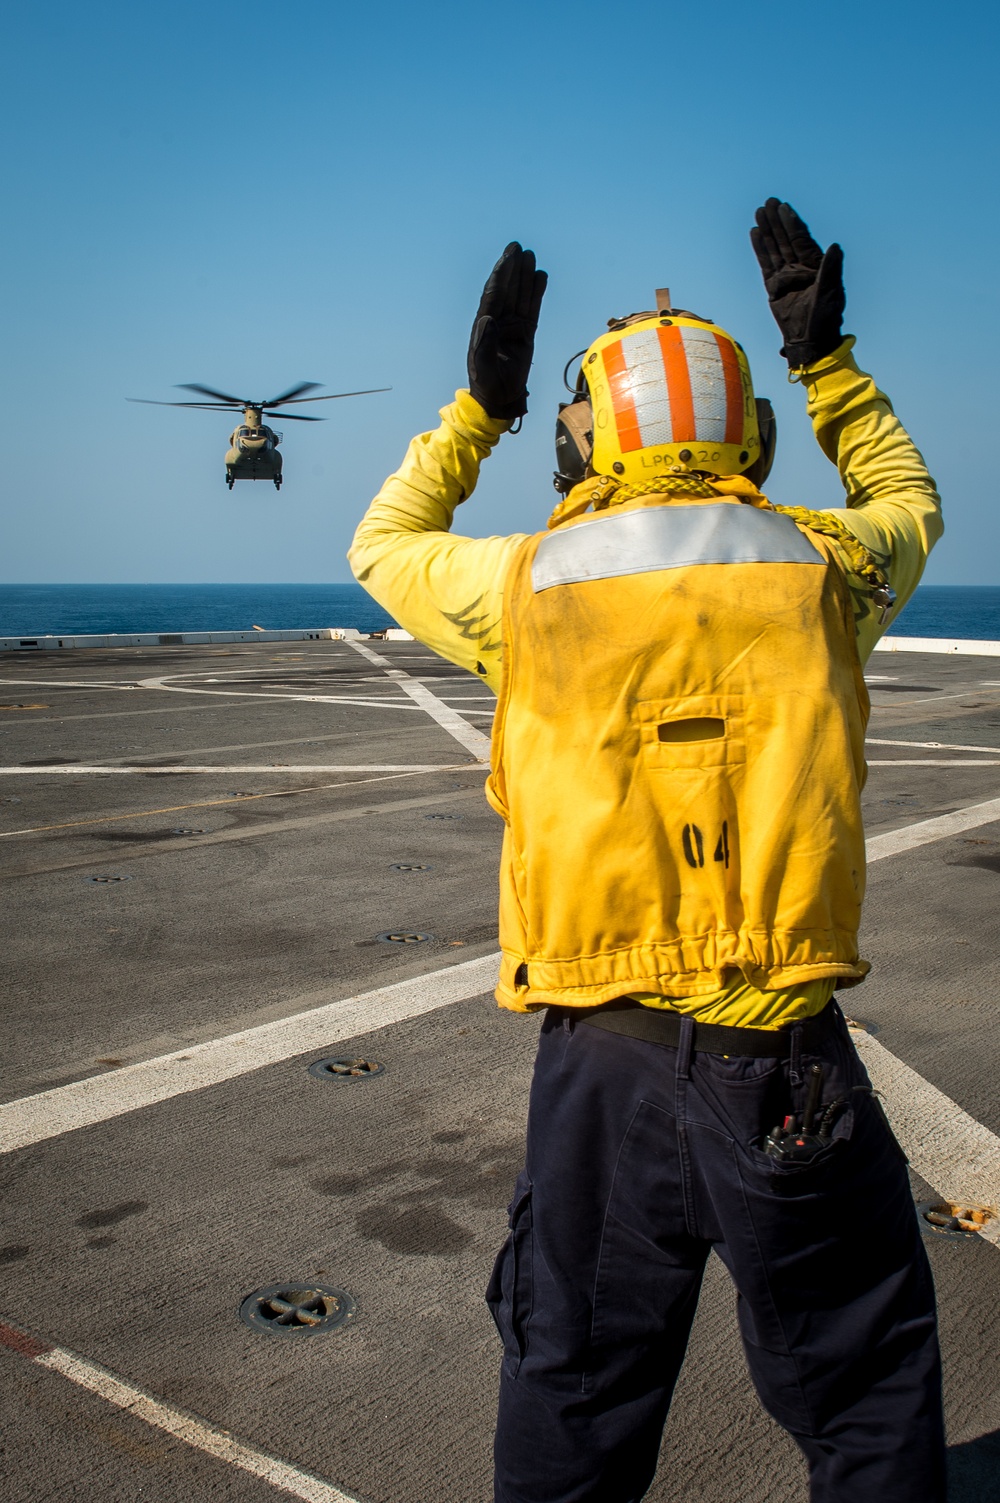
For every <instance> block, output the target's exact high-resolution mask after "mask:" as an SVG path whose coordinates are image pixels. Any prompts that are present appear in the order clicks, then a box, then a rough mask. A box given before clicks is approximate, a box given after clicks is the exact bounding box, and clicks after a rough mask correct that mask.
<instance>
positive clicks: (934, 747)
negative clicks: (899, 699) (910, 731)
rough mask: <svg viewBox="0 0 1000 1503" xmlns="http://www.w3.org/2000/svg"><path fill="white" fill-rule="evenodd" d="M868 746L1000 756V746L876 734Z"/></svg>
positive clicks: (867, 742) (867, 738)
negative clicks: (882, 737)
mask: <svg viewBox="0 0 1000 1503" xmlns="http://www.w3.org/2000/svg"><path fill="white" fill-rule="evenodd" d="M865 740H866V745H868V746H913V747H919V748H921V749H922V750H923V751H977V752H995V753H996V754H997V756H1000V746H961V745H959V744H957V743H952V742H950V741H885V740H880V739H878V738H877V737H875V736H868V737H866V738H865Z"/></svg>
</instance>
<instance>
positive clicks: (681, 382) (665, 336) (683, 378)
mask: <svg viewBox="0 0 1000 1503" xmlns="http://www.w3.org/2000/svg"><path fill="white" fill-rule="evenodd" d="M656 332H657V334H658V336H659V340H660V349H661V351H662V352H663V369H664V371H665V372H666V376H667V392H668V394H669V396H670V426H671V428H672V429H673V441H674V443H675V444H681V443H694V442H696V441H697V434H696V433H695V431H694V402H693V400H692V398H691V377H690V374H689V373H688V363H687V352H686V350H685V349H684V340H683V339H682V337H681V331H680V329H678V328H677V327H676V325H674V324H671V325H670V326H669V327H667V328H664V327H663V325H662V324H661V325H660V327H659V328H658V329H657V331H656Z"/></svg>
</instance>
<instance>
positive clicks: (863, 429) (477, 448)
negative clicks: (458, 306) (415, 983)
mask: <svg viewBox="0 0 1000 1503" xmlns="http://www.w3.org/2000/svg"><path fill="white" fill-rule="evenodd" d="M853 344H854V340H853V339H850V338H849V339H847V340H845V341H844V343H843V344H842V345H841V346H840V348H839V349H838V350H836V351H835V352H834V353H833V354H832V355H830V356H828V357H826V358H825V359H823V360H821V361H818V362H817V363H816V364H815V365H814V366H811V367H810V368H809V369H808V370H807V371H806V373H805V374H804V376H803V379H802V386H803V389H804V391H805V393H806V396H807V400H808V413H809V416H810V418H811V420H812V424H813V428H814V431H815V434H816V438H817V440H818V442H819V445H820V447H821V449H822V450H823V452H824V453H825V454H826V456H827V457H828V458H829V459H830V460H832V461H833V462H834V463H835V464H836V465H837V468H838V470H839V473H840V478H841V481H842V484H843V488H844V493H845V497H844V509H840V510H838V511H837V512H836V515H837V516H838V517H839V518H840V519H841V520H842V521H843V522H844V523H845V525H846V526H847V527H848V528H849V529H850V531H851V532H852V533H854V535H855V536H856V537H857V538H859V539H860V541H861V542H863V543H864V544H865V546H866V547H867V548H868V549H870V550H871V552H872V553H873V554H874V555H875V556H876V557H877V558H878V559H879V560H880V562H881V563H883V565H884V566H885V567H886V568H887V570H888V573H889V576H890V581H891V583H892V586H893V588H894V589H895V591H896V594H897V596H898V605H897V611H896V614H898V611H899V610H900V609H901V608H902V606H903V605H905V603H906V601H907V600H908V599H909V597H910V595H911V594H912V593H913V590H914V589H915V588H916V585H917V584H918V582H919V580H920V576H921V573H922V572H923V568H924V564H925V563H926V560H927V556H928V554H929V553H930V550H931V548H932V547H933V545H934V543H935V542H936V541H937V539H938V538H939V537H940V535H941V532H942V530H943V528H942V522H941V510H940V498H939V496H938V494H937V489H936V487H935V485H934V481H933V480H932V478H931V476H930V475H929V474H928V472H927V467H926V465H925V464H924V461H923V459H922V457H921V455H920V453H919V451H918V450H917V448H916V446H915V445H914V444H913V442H912V440H911V439H910V437H909V435H908V434H907V432H906V430H905V428H904V427H903V425H902V423H901V422H900V421H899V419H898V418H897V417H896V415H895V413H894V412H893V409H892V406H891V404H890V402H889V400H888V398H887V397H886V396H885V394H884V393H883V392H881V391H880V390H879V389H878V388H877V387H876V385H875V382H874V381H873V380H872V378H871V377H870V376H869V375H867V374H866V373H865V372H864V371H862V370H859V368H858V366H857V365H856V364H855V361H854V358H853V355H852V353H851V351H852V347H853ZM508 426H509V424H507V423H504V422H498V421H494V420H493V419H491V418H489V417H488V416H487V415H486V413H485V412H484V411H483V409H482V408H481V407H480V406H479V404H478V403H477V402H476V401H474V399H473V398H472V397H471V396H470V395H469V393H468V392H467V391H462V392H459V393H457V395H456V398H455V401H454V402H453V403H451V404H449V405H448V406H447V407H445V408H443V409H442V412H441V424H440V426H439V427H438V428H436V429H434V430H432V431H430V432H427V433H422V434H420V435H418V436H417V437H416V438H415V439H414V440H413V441H412V443H411V444H410V447H409V449H408V451H407V454H406V458H405V460H404V462H403V464H402V465H401V466H400V468H399V469H398V470H397V471H396V472H395V473H394V474H393V475H391V476H390V477H389V478H388V480H387V481H386V482H385V484H384V485H383V486H382V488H381V490H380V491H379V494H378V495H377V496H376V497H375V499H374V501H373V502H372V503H371V505H370V507H369V508H368V511H367V513H366V514H365V516H364V518H363V519H362V521H361V524H360V525H359V527H358V529H357V532H356V534H355V538H354V542H353V545H352V547H351V551H350V561H351V566H352V569H353V571H354V574H355V576H356V578H357V579H358V580H359V581H360V582H361V583H362V584H363V585H364V586H365V588H366V589H367V590H368V591H369V593H370V594H371V595H373V596H374V598H375V599H376V600H378V601H379V603H380V604H381V605H383V606H384V607H385V609H386V610H387V611H389V612H390V614H391V615H392V616H393V617H394V619H395V620H396V621H398V622H399V624H400V625H401V626H403V627H405V628H406V629H407V630H408V631H410V632H412V634H413V635H414V636H415V637H416V638H417V639H418V640H419V641H421V642H424V643H426V644H427V645H428V646H429V647H431V648H432V649H433V650H434V651H435V652H437V653H440V654H441V656H442V657H445V658H447V659H449V660H450V661H451V662H453V663H456V664H458V666H460V667H462V668H465V669H467V670H468V671H469V672H471V673H475V674H477V675H478V676H479V677H480V679H481V681H482V682H484V683H485V684H488V685H489V686H490V688H492V689H494V690H497V691H499V690H500V688H501V680H502V663H503V656H504V652H505V650H508V649H509V646H510V644H509V642H507V641H505V635H504V634H505V627H504V625H503V607H504V597H505V595H506V593H507V590H508V586H509V583H510V581H511V580H512V579H513V575H512V573H511V568H512V565H513V564H514V561H515V559H516V558H517V556H518V555H519V553H520V552H521V550H523V549H524V548H525V547H526V546H527V545H528V544H529V538H528V535H526V534H525V533H523V532H522V533H514V534H511V535H508V536H496V537H486V538H482V537H480V538H477V537H463V536H461V535H456V534H455V533H453V532H451V530H450V529H451V527H452V523H453V519H454V515H455V511H456V509H457V507H458V506H459V504H460V503H462V502H464V501H466V500H467V499H468V497H469V496H471V495H472V492H473V490H474V488H475V485H476V481H477V479H478V475H479V469H480V465H481V464H482V462H483V460H484V459H486V458H487V457H488V455H489V454H490V452H491V450H492V449H493V447H494V446H495V445H496V444H497V443H498V442H499V440H500V437H501V436H502V434H503V433H504V432H505V431H506V429H507V428H508ZM543 487H544V481H543V480H542V479H541V478H540V479H539V491H538V505H537V514H538V515H539V516H540V517H541V516H543V515H545V513H546V512H547V510H548V505H549V503H546V501H545V500H544V499H543V498H544V494H545V492H544V488H543ZM769 489H770V487H769ZM771 494H772V496H774V495H775V491H774V490H772V491H771ZM549 495H550V496H551V492H549ZM776 499H780V500H782V501H787V502H788V503H789V504H803V503H805V504H811V505H815V504H817V502H818V501H819V500H820V498H817V497H816V496H814V495H808V494H802V493H801V492H798V493H793V494H784V495H781V494H780V491H779V494H778V495H777V497H776ZM683 500H684V498H678V502H682V501H683ZM671 504H674V503H673V502H672V503H671ZM536 525H537V524H536ZM567 525H568V524H567ZM562 530H563V529H562V528H560V529H559V531H562ZM818 546H819V547H821V548H822V549H823V550H824V551H825V552H826V553H828V554H830V555H831V556H833V557H836V558H837V559H838V560H839V563H840V568H841V572H842V574H843V578H844V580H845V581H846V585H847V588H848V590H849V591H850V593H851V597H852V600H853V602H854V620H855V629H856V634H857V649H858V654H859V656H860V660H861V662H862V663H864V662H865V661H866V660H867V658H868V656H869V654H870V653H871V651H872V649H873V648H874V646H875V643H876V642H877V640H878V638H879V637H880V636H881V635H882V633H883V631H884V630H885V629H886V625H888V624H889V623H886V624H882V623H880V622H879V619H878V614H877V612H876V611H874V610H873V609H872V607H871V604H870V601H869V598H868V592H867V591H866V590H864V589H862V588H861V587H860V582H859V581H858V580H857V579H856V578H855V577H854V576H853V575H852V574H851V570H850V563H849V560H848V559H847V558H846V557H845V556H844V555H843V552H842V550H840V549H839V547H838V545H837V543H836V541H835V540H833V541H826V540H823V541H822V542H820V543H819V544H818ZM629 614H631V612H629ZM629 614H627V615H626V617H625V618H624V619H625V620H626V621H628V619H629ZM891 620H892V618H890V622H891ZM691 629H692V623H691V622H690V621H688V622H687V623H686V627H685V630H687V631H690V630H691ZM853 671H854V670H853V665H852V673H853ZM573 708H582V709H584V710H585V701H583V700H580V699H579V698H578V699H577V703H576V706H574V705H573V704H572V702H571V700H570V699H569V698H567V702H566V710H567V712H570V711H571V710H572V709H573ZM852 757H853V751H852ZM550 771H551V777H552V785H553V787H555V786H556V785H557V784H558V780H559V770H558V768H557V767H553V768H552V769H551V770H550ZM682 832H683V824H682ZM741 838H742V835H741ZM851 838H852V839H853V838H854V836H853V835H852V837H851ZM508 839H509V837H508ZM703 839H704V836H703ZM616 842H617V836H616ZM607 854H608V853H607V852H604V851H601V852H599V853H597V857H596V859H597V860H598V861H603V860H604V859H605V857H606V855H607ZM682 854H683V851H682ZM712 854H714V847H713V852H712ZM616 859H621V858H620V857H616ZM705 859H706V862H707V861H708V859H709V856H708V855H706V858H705ZM590 876H591V873H590V872H589V871H574V870H570V869H569V868H567V879H566V880H567V882H568V883H571V884H574V885H575V886H577V887H578V888H579V889H580V890H581V891H583V889H584V888H585V885H586V883H587V882H588V880H589V879H590ZM779 876H780V872H776V873H775V877H776V878H778V877H779ZM623 918H624V915H623V914H622V913H621V912H620V911H619V912H615V911H614V910H613V911H611V912H610V913H609V915H608V924H609V932H611V928H610V926H613V925H614V924H620V923H621V922H622V920H623ZM833 985H834V980H833V979H832V978H827V979H824V980H814V981H807V982H803V983H800V984H796V985H789V986H778V987H776V988H768V987H762V986H760V985H759V984H754V983H753V982H750V981H747V980H746V979H745V977H744V975H743V973H742V972H741V971H739V970H734V971H733V972H732V973H731V974H730V975H728V976H727V977H726V978H725V980H724V981H723V984H722V985H721V986H719V987H718V988H717V989H716V990H714V991H707V992H696V993H694V994H687V993H682V992H680V991H674V990H673V988H672V986H671V987H667V989H665V990H664V991H663V992H646V993H644V994H643V995H642V1000H643V1001H644V1002H646V1003H648V1005H650V1006H663V1005H667V1006H670V1007H672V1008H675V1009H677V1010H680V1011H684V1012H687V1013H690V1014H692V1015H693V1016H695V1017H696V1018H698V1019H700V1020H702V1021H705V1022H710V1023H728V1024H737V1025H743V1026H746V1027H758V1028H761V1027H764V1028H777V1027H782V1026H785V1025H786V1024H788V1023H789V1022H792V1021H794V1020H795V1019H796V1018H802V1017H806V1016H809V1015H811V1014H812V1013H815V1012H817V1011H819V1010H820V1009H821V1008H822V1007H823V1006H824V1005H825V1003H826V1002H827V1001H828V1000H829V997H830V995H831V992H832V989H833ZM500 1000H501V1001H502V1002H503V1003H504V1005H506V1006H511V1007H515V1008H518V1009H520V1008H522V1007H526V1006H530V1005H531V1004H530V1003H526V1002H525V1001H524V1000H523V994H522V993H520V992H517V993H514V994H513V995H512V994H502V995H501V999H500Z"/></svg>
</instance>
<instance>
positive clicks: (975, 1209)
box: [917, 1200, 993, 1238]
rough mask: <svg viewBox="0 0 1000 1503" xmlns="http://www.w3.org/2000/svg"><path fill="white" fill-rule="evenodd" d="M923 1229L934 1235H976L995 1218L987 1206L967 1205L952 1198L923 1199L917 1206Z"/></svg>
mask: <svg viewBox="0 0 1000 1503" xmlns="http://www.w3.org/2000/svg"><path fill="white" fill-rule="evenodd" d="M917 1215H918V1216H919V1217H920V1228H921V1231H925V1232H927V1233H929V1234H930V1235H931V1236H934V1237H962V1238H965V1237H976V1236H978V1235H979V1233H980V1232H981V1231H982V1229H983V1227H984V1226H986V1224H987V1222H990V1221H992V1220H993V1212H992V1211H988V1210H987V1209H986V1207H985V1206H967V1205H962V1204H959V1203H958V1202H956V1201H952V1200H923V1201H921V1202H920V1204H919V1205H918V1206H917Z"/></svg>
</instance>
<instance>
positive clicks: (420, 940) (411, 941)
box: [375, 929, 434, 945]
mask: <svg viewBox="0 0 1000 1503" xmlns="http://www.w3.org/2000/svg"><path fill="white" fill-rule="evenodd" d="M375 938H376V939H377V940H380V941H381V942H382V944H384V945H422V944H425V943H426V942H427V940H429V939H433V938H434V936H433V934H421V933H418V932H417V931H416V930H410V931H409V932H406V931H405V930H402V929H398V930H397V929H387V930H386V931H385V933H384V934H376V936H375Z"/></svg>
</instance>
